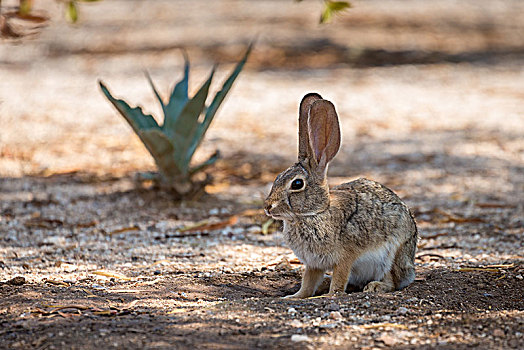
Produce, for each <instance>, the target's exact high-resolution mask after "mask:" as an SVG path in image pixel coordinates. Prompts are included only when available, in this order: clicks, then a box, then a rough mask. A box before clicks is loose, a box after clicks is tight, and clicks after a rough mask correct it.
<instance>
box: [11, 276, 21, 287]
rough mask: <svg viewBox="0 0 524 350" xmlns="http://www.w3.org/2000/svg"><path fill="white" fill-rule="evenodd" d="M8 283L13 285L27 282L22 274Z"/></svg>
mask: <svg viewBox="0 0 524 350" xmlns="http://www.w3.org/2000/svg"><path fill="white" fill-rule="evenodd" d="M7 284H10V285H12V286H21V285H22V284H25V278H24V277H22V276H16V277H14V278H11V279H10V280H9V281H7Z"/></svg>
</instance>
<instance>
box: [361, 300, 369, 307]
mask: <svg viewBox="0 0 524 350" xmlns="http://www.w3.org/2000/svg"><path fill="white" fill-rule="evenodd" d="M362 306H364V307H365V308H369V307H371V303H370V302H369V301H366V302H364V303H362Z"/></svg>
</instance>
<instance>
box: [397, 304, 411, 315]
mask: <svg viewBox="0 0 524 350" xmlns="http://www.w3.org/2000/svg"><path fill="white" fill-rule="evenodd" d="M408 311H409V310H408V309H407V308H405V307H404V306H401V307H399V308H398V309H397V314H399V315H405V314H407V313H408Z"/></svg>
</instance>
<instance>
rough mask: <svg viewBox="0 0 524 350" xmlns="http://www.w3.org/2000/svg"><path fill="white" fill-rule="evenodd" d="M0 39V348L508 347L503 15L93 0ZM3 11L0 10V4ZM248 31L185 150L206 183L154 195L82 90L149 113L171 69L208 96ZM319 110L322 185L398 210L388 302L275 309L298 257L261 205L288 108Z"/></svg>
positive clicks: (441, 7)
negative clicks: (316, 104) (398, 236)
mask: <svg viewBox="0 0 524 350" xmlns="http://www.w3.org/2000/svg"><path fill="white" fill-rule="evenodd" d="M35 3H37V6H41V9H42V10H45V11H46V12H47V13H48V15H50V16H51V21H50V22H49V24H48V25H47V26H46V27H45V28H41V29H38V30H39V32H40V34H38V35H36V36H31V37H29V38H26V39H24V40H22V41H3V42H1V43H0V295H1V298H0V348H9V349H29V348H34V349H110V348H120V349H171V348H182V349H184V348H213V349H216V348H227V349H237V348H242V349H245V348H281V349H288V348H289V349H303V348H308V349H309V348H310V349H316V348H320V349H337V348H344V349H353V348H355V349H357V348H358V349H375V348H385V347H388V348H395V349H415V348H424V349H426V348H438V349H461V348H481V349H507V348H520V349H522V348H524V299H523V298H524V280H523V276H524V265H523V261H524V244H523V234H524V201H523V198H524V36H523V35H522V33H524V22H523V21H522V20H521V19H522V18H524V3H523V2H521V1H516V0H515V1H510V0H507V1H501V0H498V1H487V0H475V1H473V0H471V1H460V2H456V1H451V0H435V1H415V0H407V1H400V0H393V1H379V0H371V1H358V0H355V1H353V5H354V8H353V9H351V10H350V11H349V12H348V13H347V14H345V15H343V16H341V17H338V18H337V19H336V20H335V22H334V23H332V24H330V25H328V26H318V25H317V21H318V16H319V13H320V6H321V3H320V2H317V1H305V2H301V3H296V2H294V1H292V0H281V1H266V0H264V1H258V0H257V1H249V2H248V1H233V0H223V1H222V0H221V1H167V0H162V1H161V0H159V1H154V2H143V1H131V0H125V1H124V0H120V1H119V0H104V1H102V2H99V3H93V4H81V5H80V6H81V7H80V10H81V12H80V21H79V23H78V25H77V26H69V25H68V24H66V23H65V22H64V19H63V18H62V14H61V12H60V11H61V7H60V6H59V4H58V3H57V2H54V1H37V2H35ZM7 5H9V1H4V2H3V6H7ZM253 37H258V39H257V44H256V48H255V50H254V52H253V53H252V56H251V58H250V61H249V62H248V64H247V66H246V69H245V70H244V72H243V73H242V74H241V75H240V78H239V79H238V81H237V82H236V84H235V86H234V88H233V90H232V91H231V93H230V96H229V97H228V99H227V100H226V102H225V104H224V105H223V107H222V109H221V110H220V111H219V113H218V115H217V117H216V120H215V122H214V124H213V125H212V126H211V128H210V130H209V133H208V135H207V136H206V139H205V141H204V143H203V145H202V148H201V149H200V150H199V152H198V153H197V155H196V157H197V160H198V159H204V158H205V157H206V156H207V155H209V154H210V153H212V152H213V151H214V150H215V149H217V148H218V149H220V150H221V153H222V155H223V158H222V160H220V161H219V162H218V163H217V165H216V166H215V167H214V168H212V169H211V170H210V173H211V174H212V175H213V177H214V183H213V184H212V185H209V186H208V187H207V188H206V190H207V194H205V195H203V196H202V197H200V198H198V199H195V200H193V201H182V202H174V201H173V200H172V198H171V197H170V196H169V195H168V194H167V193H163V192H159V191H156V190H153V189H151V188H150V187H148V186H147V184H146V185H139V184H138V183H137V182H136V180H135V179H136V176H137V174H138V173H139V172H143V171H149V170H153V169H154V165H153V162H152V160H151V158H150V157H149V155H148V153H147V152H146V151H145V149H144V148H143V146H142V145H141V143H140V141H139V140H138V138H137V137H136V136H135V135H134V134H133V133H132V131H131V130H130V128H129V127H128V126H127V125H126V124H125V122H124V120H123V119H122V118H121V117H120V116H119V115H117V113H116V111H115V110H113V109H112V107H111V106H110V104H109V103H108V102H107V101H106V100H105V99H104V98H103V96H102V94H101V93H100V91H99V90H98V87H97V80H99V79H102V80H103V81H105V82H106V83H107V84H108V86H109V87H110V88H111V90H112V92H113V93H114V94H115V95H117V96H121V97H125V98H126V99H127V100H128V101H130V102H132V103H134V104H140V105H142V106H144V107H145V109H146V111H150V112H152V113H156V114H157V115H158V112H159V108H158V106H156V105H155V103H154V97H153V95H152V93H151V91H150V90H149V87H148V86H147V82H146V80H145V78H144V76H143V71H144V70H145V69H147V70H149V71H150V73H151V75H152V77H153V79H154V80H155V81H157V85H158V87H159V88H160V89H161V90H162V91H164V92H165V93H167V91H168V89H169V87H170V86H172V84H173V82H174V80H175V79H177V78H178V77H179V76H180V75H181V69H182V57H181V54H180V48H185V49H186V50H187V51H188V53H189V55H190V57H191V61H192V63H193V76H192V80H191V87H192V89H193V91H194V90H195V89H196V88H197V87H198V84H199V83H201V81H202V79H203V78H204V76H205V75H206V74H207V73H208V72H209V70H210V69H211V66H212V64H213V63H214V62H219V63H220V64H221V65H220V66H219V74H218V76H217V80H216V81H215V84H214V85H213V89H214V91H216V89H218V88H219V86H220V82H221V80H222V78H223V77H224V76H225V74H226V73H227V72H228V70H229V69H230V68H231V67H232V62H234V61H235V60H236V59H237V58H238V57H240V55H241V53H242V50H243V48H244V47H245V45H246V44H247V43H248V42H249V41H250V40H252V38H253ZM309 91H318V92H320V93H321V94H322V95H323V96H325V97H326V98H328V99H330V100H332V101H333V102H334V103H335V105H336V106H337V110H338V113H339V115H340V117H341V124H342V133H343V145H342V149H341V151H340V153H339V155H338V156H337V158H336V160H335V161H334V162H333V165H332V167H331V168H330V182H331V183H332V184H333V185H336V184H339V183H342V182H346V181H349V180H351V179H355V178H358V177H367V178H371V179H374V180H377V181H379V182H382V183H384V184H385V185H387V186H388V187H390V188H392V189H393V190H394V191H395V192H397V193H398V194H399V195H400V197H402V198H403V199H404V200H405V202H406V203H407V204H408V205H409V206H410V207H411V208H412V210H413V212H414V214H415V216H416V218H417V222H418V226H419V232H420V241H419V245H418V252H417V256H416V263H417V278H416V280H415V282H414V283H413V284H412V285H410V286H409V287H407V288H406V289H404V290H402V291H397V292H394V293H385V294H365V293H361V292H355V293H350V294H347V295H345V296H341V297H336V298H326V297H314V298H310V299H306V300H283V299H281V297H282V296H285V295H287V294H290V293H293V292H294V291H296V290H297V288H298V287H299V284H300V274H301V271H302V266H301V264H300V263H299V262H298V261H297V259H296V258H295V257H294V255H293V253H292V252H291V250H289V249H288V248H286V247H285V245H284V243H283V241H282V236H281V232H280V229H281V226H280V223H278V222H276V223H273V224H271V225H269V226H268V224H269V223H268V218H267V217H265V216H264V214H263V211H262V210H261V207H262V203H263V199H264V197H265V195H266V194H267V193H268V191H269V188H270V186H271V182H272V180H273V179H274V178H275V176H276V175H277V174H278V173H279V172H280V171H281V170H283V169H284V168H286V167H287V166H289V165H290V164H291V163H292V162H293V160H294V158H295V156H296V155H295V154H296V118H297V105H298V102H299V101H300V98H301V97H302V96H303V95H304V94H305V93H307V92H309Z"/></svg>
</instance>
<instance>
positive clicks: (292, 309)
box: [287, 307, 297, 314]
mask: <svg viewBox="0 0 524 350" xmlns="http://www.w3.org/2000/svg"><path fill="white" fill-rule="evenodd" d="M287 313H288V314H296V313H297V309H295V308H294V307H290V308H289V309H287Z"/></svg>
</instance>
